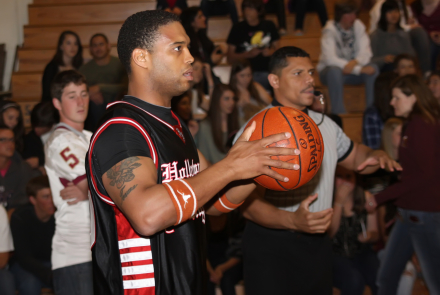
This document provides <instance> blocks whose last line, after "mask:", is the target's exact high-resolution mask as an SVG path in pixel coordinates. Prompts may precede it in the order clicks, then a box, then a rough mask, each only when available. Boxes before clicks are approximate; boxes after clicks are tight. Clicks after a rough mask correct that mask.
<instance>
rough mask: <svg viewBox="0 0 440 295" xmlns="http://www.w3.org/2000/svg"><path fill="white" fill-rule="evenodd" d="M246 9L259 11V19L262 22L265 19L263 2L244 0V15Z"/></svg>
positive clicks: (242, 8) (242, 5) (242, 9)
mask: <svg viewBox="0 0 440 295" xmlns="http://www.w3.org/2000/svg"><path fill="white" fill-rule="evenodd" d="M246 7H248V8H255V9H256V10H257V11H258V17H259V18H260V20H263V19H264V14H265V10H264V2H263V0H243V2H241V11H242V13H243V12H244V9H245V8H246Z"/></svg>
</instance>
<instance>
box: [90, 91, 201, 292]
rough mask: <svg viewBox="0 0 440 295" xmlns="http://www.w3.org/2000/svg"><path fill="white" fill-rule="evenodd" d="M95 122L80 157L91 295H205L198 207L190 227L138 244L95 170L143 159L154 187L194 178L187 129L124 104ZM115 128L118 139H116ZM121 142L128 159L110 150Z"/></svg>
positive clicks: (155, 109) (128, 100)
mask: <svg viewBox="0 0 440 295" xmlns="http://www.w3.org/2000/svg"><path fill="white" fill-rule="evenodd" d="M101 122H102V123H101V124H100V127H99V128H98V129H97V131H96V132H95V134H94V135H93V137H92V140H91V142H90V148H89V152H88V154H87V157H86V169H87V177H88V182H89V189H90V197H91V201H92V202H90V203H91V206H93V207H92V208H91V209H92V210H93V212H92V213H94V214H91V215H92V223H91V224H92V241H93V245H92V257H93V276H94V288H95V294H97V295H98V294H106V295H107V294H115V295H122V294H125V295H127V294H136V295H144V294H148V295H150V294H151V295H152V294H160V295H171V294H175V295H197V294H206V289H205V288H206V287H205V283H206V282H207V277H206V257H205V229H204V224H205V211H204V209H203V207H202V208H200V209H199V210H198V211H197V214H196V215H195V216H193V218H192V219H190V220H188V221H186V222H184V223H182V224H180V225H178V226H175V227H171V228H168V229H166V230H163V231H161V232H158V233H156V234H154V235H153V236H150V237H143V236H140V235H139V234H137V233H136V231H135V230H134V229H133V227H132V226H131V225H130V223H129V222H128V220H127V219H126V217H125V216H124V214H123V213H122V212H121V211H120V210H119V209H118V208H117V206H116V205H115V204H114V203H113V201H112V200H111V198H109V196H108V195H107V193H106V191H105V188H104V186H103V184H102V175H103V173H105V172H106V171H107V170H108V167H101V165H104V164H102V163H107V164H106V165H107V166H108V163H111V164H110V165H112V161H113V162H114V161H118V162H119V161H120V160H119V159H117V158H118V157H121V156H120V155H121V154H123V155H125V157H128V156H136V155H139V156H145V155H148V156H149V157H150V158H151V159H152V160H153V162H154V164H155V165H156V168H157V183H158V184H160V183H165V182H169V181H173V180H176V179H183V178H188V177H192V176H194V175H196V174H197V173H198V172H199V171H200V164H199V158H198V153H197V148H196V146H195V143H194V141H193V138H192V136H191V134H190V132H189V130H188V128H187V127H186V126H185V125H184V124H181V122H180V120H179V119H178V118H177V117H176V116H175V115H174V114H173V113H172V112H171V110H170V109H168V108H162V107H159V106H155V105H151V104H149V103H147V102H144V101H142V100H140V99H137V98H134V97H130V96H126V97H125V98H124V99H123V100H122V101H119V102H114V103H112V104H109V105H108V106H107V112H106V113H105V115H104V116H103V118H102V119H101ZM111 126H113V127H111ZM116 127H117V128H119V129H121V128H122V130H124V128H125V130H126V131H121V132H116V131H115V130H117V129H115V128H116ZM112 128H113V129H112ZM119 129H118V130H119ZM106 130H107V132H106ZM110 131H111V132H110ZM130 134H131V135H130ZM100 137H102V138H103V140H102V141H100ZM121 137H123V139H122V140H123V141H124V143H125V144H126V149H127V150H128V151H125V150H123V149H124V148H121V147H120V145H119V144H118V146H117V147H116V142H121ZM104 138H105V140H104ZM112 140H113V142H114V143H115V147H113V146H112V144H111V143H112ZM117 149H120V151H119V152H118V151H115V150H117ZM123 157H124V156H123ZM121 160H122V159H121ZM100 163H101V164H100ZM116 163H117V162H116ZM116 163H114V164H116ZM104 169H105V170H104ZM139 205H142V204H139ZM93 218H94V220H93Z"/></svg>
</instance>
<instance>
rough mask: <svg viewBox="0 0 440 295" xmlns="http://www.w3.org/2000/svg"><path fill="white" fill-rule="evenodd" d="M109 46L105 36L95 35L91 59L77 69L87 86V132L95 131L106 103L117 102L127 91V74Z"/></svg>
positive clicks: (91, 43) (91, 47)
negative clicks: (88, 98)
mask: <svg viewBox="0 0 440 295" xmlns="http://www.w3.org/2000/svg"><path fill="white" fill-rule="evenodd" d="M111 48H112V47H111V44H110V43H109V41H108V38H107V36H106V35H104V34H101V33H97V34H95V35H93V36H92V38H90V54H91V55H92V57H93V59H92V60H91V61H89V62H88V63H86V64H84V65H82V66H81V67H80V68H79V72H80V73H81V74H83V75H84V76H85V77H86V80H87V85H88V86H89V97H90V100H89V104H90V105H89V115H88V117H87V121H86V126H85V128H86V129H87V130H92V131H94V130H95V127H96V124H97V123H98V120H99V118H101V116H102V115H103V114H104V112H105V107H106V106H107V104H108V103H110V102H113V101H115V100H117V99H118V98H119V97H122V95H124V92H126V91H127V85H128V84H127V83H128V78H127V73H126V72H125V69H124V67H123V66H122V64H121V62H120V61H119V58H117V57H115V56H112V55H110V50H111Z"/></svg>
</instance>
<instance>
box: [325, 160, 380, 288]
mask: <svg viewBox="0 0 440 295" xmlns="http://www.w3.org/2000/svg"><path fill="white" fill-rule="evenodd" d="M366 194H369V192H367V191H365V192H364V191H363V189H362V188H361V187H360V186H359V185H357V183H356V175H355V173H354V171H350V170H348V169H345V168H343V167H340V166H338V167H337V168H336V183H335V197H334V202H333V216H332V221H331V225H330V227H329V235H330V237H331V238H332V239H333V254H334V255H333V286H334V287H336V288H338V289H340V291H341V295H362V294H364V289H365V286H366V285H368V286H369V287H370V290H371V293H372V294H373V295H376V294H377V286H376V275H377V270H378V268H379V260H378V259H377V256H376V254H375V253H374V252H373V250H372V244H371V243H374V242H376V241H377V239H378V237H379V231H378V227H377V215H376V212H372V213H367V211H366V210H365V207H364V204H365V195H366Z"/></svg>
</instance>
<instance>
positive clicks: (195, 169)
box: [160, 159, 200, 183]
mask: <svg viewBox="0 0 440 295" xmlns="http://www.w3.org/2000/svg"><path fill="white" fill-rule="evenodd" d="M184 163H185V167H184V168H181V169H180V170H177V164H178V162H177V161H174V162H172V163H168V164H162V165H161V166H160V168H161V169H162V177H163V180H162V183H167V182H170V181H173V180H178V179H184V178H189V177H193V176H194V175H196V174H198V173H199V171H200V164H199V163H194V160H191V163H190V162H189V160H188V159H186V160H185V161H184Z"/></svg>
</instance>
